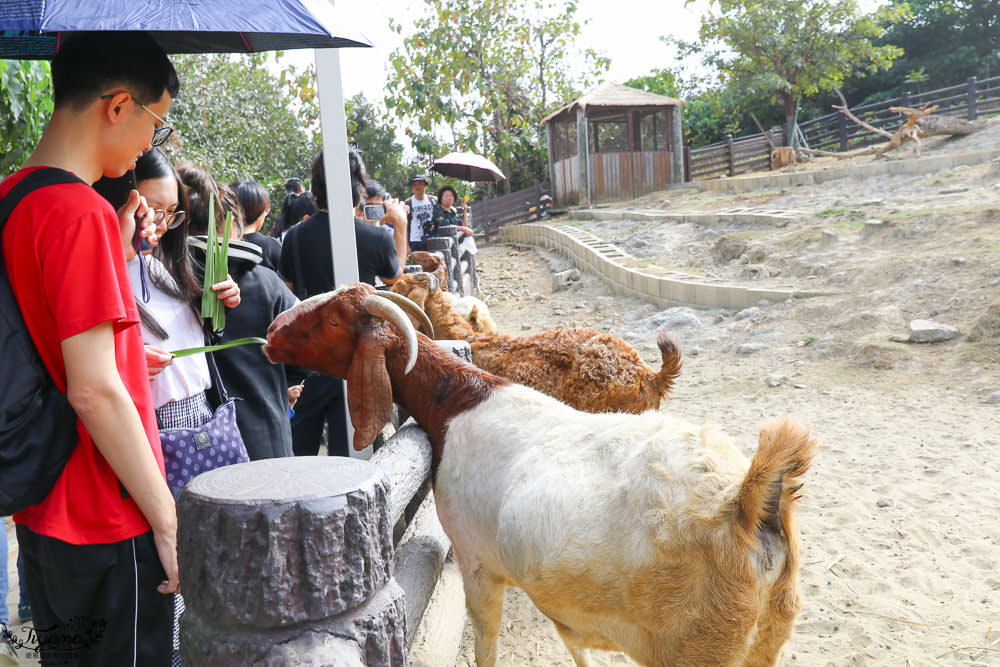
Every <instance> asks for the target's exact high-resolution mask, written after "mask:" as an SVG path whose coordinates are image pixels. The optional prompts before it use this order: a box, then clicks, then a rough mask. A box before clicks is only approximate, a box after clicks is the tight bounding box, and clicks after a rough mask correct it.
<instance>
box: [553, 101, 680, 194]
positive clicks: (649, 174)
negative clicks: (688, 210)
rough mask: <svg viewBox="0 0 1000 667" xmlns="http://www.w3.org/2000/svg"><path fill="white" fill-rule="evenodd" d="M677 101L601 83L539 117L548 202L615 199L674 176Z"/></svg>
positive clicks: (677, 164) (676, 169)
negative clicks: (544, 142)
mask: <svg viewBox="0 0 1000 667" xmlns="http://www.w3.org/2000/svg"><path fill="white" fill-rule="evenodd" d="M680 105H681V102H680V100H676V99H674V98H672V97H665V96H663V95H655V94H653V93H647V92H645V91H642V90H637V89H635V88H629V87H628V86H622V85H620V84H617V83H602V84H601V85H599V86H597V87H596V88H592V89H591V90H590V91H588V92H587V93H586V94H584V95H583V97H581V98H580V99H578V100H576V101H574V102H571V103H569V104H567V105H566V106H564V107H563V108H562V109H559V110H558V111H555V112H553V113H551V114H549V115H548V116H546V117H545V118H544V119H542V122H541V124H542V126H543V127H545V128H546V140H547V142H548V149H549V174H550V176H551V179H552V194H553V198H554V199H555V203H556V205H559V206H568V205H575V204H584V205H590V204H596V203H599V202H607V201H621V200H624V199H631V198H633V197H639V196H641V195H644V194H646V193H649V192H653V191H654V190H659V189H661V188H663V187H664V186H665V185H667V184H668V183H679V182H682V181H683V180H684V156H683V134H682V129H681V113H680V111H681V109H680Z"/></svg>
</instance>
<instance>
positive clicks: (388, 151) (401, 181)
mask: <svg viewBox="0 0 1000 667" xmlns="http://www.w3.org/2000/svg"><path fill="white" fill-rule="evenodd" d="M345 106H346V111H347V136H348V138H349V139H350V140H351V141H353V142H355V143H357V145H358V148H360V149H361V154H362V157H363V158H364V161H365V168H366V169H367V170H368V173H369V174H370V175H371V176H373V177H374V178H375V179H377V180H378V181H379V182H380V183H381V184H382V185H383V186H384V187H385V189H386V190H388V191H389V193H390V194H391V195H393V196H394V197H404V198H405V197H408V196H409V191H410V188H409V186H408V183H409V181H410V177H411V176H413V175H414V174H417V173H421V172H422V171H424V170H425V168H423V167H421V165H420V163H419V162H417V161H412V162H410V163H405V162H404V156H403V146H402V145H400V144H399V143H398V142H397V141H396V130H395V128H394V127H393V126H392V125H391V124H390V123H389V120H388V118H386V117H385V116H384V115H383V114H380V113H379V112H378V110H377V109H376V108H375V105H374V104H372V103H371V102H370V101H368V100H367V99H366V98H365V96H364V95H363V94H361V93H358V94H357V95H355V96H354V97H352V98H351V99H349V100H347V102H346V104H345Z"/></svg>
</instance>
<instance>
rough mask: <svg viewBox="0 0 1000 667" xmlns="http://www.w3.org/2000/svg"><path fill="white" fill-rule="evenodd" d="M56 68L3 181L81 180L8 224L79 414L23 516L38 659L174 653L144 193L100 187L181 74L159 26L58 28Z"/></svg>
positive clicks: (119, 661) (151, 126)
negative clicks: (23, 155)
mask: <svg viewBox="0 0 1000 667" xmlns="http://www.w3.org/2000/svg"><path fill="white" fill-rule="evenodd" d="M52 81H53V88H54V106H55V109H54V111H53V113H52V117H51V119H50V121H49V124H48V127H47V128H46V130H45V133H44V134H43V135H42V138H41V140H40V141H39V143H38V146H37V147H36V149H35V151H34V153H33V154H32V156H31V157H30V158H29V159H28V161H27V162H26V163H25V164H24V166H23V167H22V168H21V170H19V171H18V172H16V173H15V174H13V175H11V176H10V177H8V178H7V179H5V180H4V181H3V183H0V196H3V195H5V194H6V193H7V192H9V191H10V189H11V188H12V187H14V185H15V184H16V183H18V182H19V181H20V180H21V179H22V178H24V176H26V175H27V174H28V173H30V172H31V171H33V170H35V169H37V168H39V167H56V168H60V169H63V170H66V171H68V172H71V173H72V174H74V175H76V176H77V177H79V178H80V179H81V181H82V182H79V183H71V184H63V185H53V186H49V187H46V188H44V189H40V190H37V191H35V192H32V193H31V194H29V195H27V196H26V197H25V198H24V199H23V200H22V201H21V203H20V204H19V205H18V206H17V208H16V209H14V211H13V213H11V215H10V217H9V219H8V221H7V224H6V226H5V227H4V231H3V253H4V259H5V261H6V266H7V271H8V276H9V278H10V282H11V287H12V289H13V291H14V295H15V297H16V298H17V301H18V304H19V305H20V307H21V311H22V313H23V315H24V319H25V323H26V324H27V327H28V331H29V332H30V334H31V337H32V339H33V341H34V343H35V346H36V347H37V348H38V351H39V354H40V356H41V358H42V361H43V362H44V363H45V366H46V368H47V369H48V371H49V373H50V374H51V375H52V377H53V379H54V380H55V383H56V386H57V387H58V388H59V389H60V391H65V392H67V395H68V397H69V401H70V404H71V405H72V406H73V408H74V409H75V410H76V413H77V416H78V417H79V420H78V422H77V425H76V427H77V433H78V435H79V440H78V443H77V446H76V449H75V450H74V452H73V454H72V456H71V457H70V459H69V461H68V462H67V464H66V467H65V468H64V469H63V472H62V475H61V476H60V477H59V479H58V481H57V482H56V484H55V486H54V487H53V489H52V491H51V492H49V494H48V496H46V497H45V499H44V500H43V501H42V502H41V503H39V504H38V505H35V506H33V507H29V508H28V509H26V510H24V511H23V512H20V513H18V514H17V515H15V517H14V521H15V522H16V523H17V537H18V542H19V545H20V550H21V554H22V555H23V556H24V565H25V570H26V572H25V574H26V579H27V583H28V594H29V597H30V599H31V607H32V612H33V614H34V625H35V629H36V631H37V635H38V641H39V645H40V648H41V654H42V664H43V665H44V664H57V663H58V664H73V665H167V664H169V662H170V655H171V630H172V622H171V621H172V609H173V600H172V597H173V596H172V595H170V594H171V593H174V592H176V591H177V589H178V585H177V548H176V544H177V537H176V532H177V516H176V512H175V509H174V501H173V497H172V496H171V494H170V491H169V490H168V488H167V485H166V482H165V479H164V474H163V458H162V452H161V449H160V442H159V435H158V431H157V424H156V417H155V414H154V412H153V406H152V400H151V396H150V386H149V379H148V376H147V366H146V359H145V352H144V349H143V344H142V336H141V332H140V330H139V327H138V326H136V325H137V324H138V322H139V317H138V312H137V310H136V306H135V300H134V298H133V296H132V287H131V285H130V284H129V277H128V271H127V269H126V267H125V255H124V252H123V249H122V240H123V238H125V239H130V238H131V236H132V232H133V229H134V224H135V223H134V222H133V214H134V213H135V212H136V210H137V209H138V210H139V212H140V213H143V214H144V212H145V205H144V203H142V202H141V201H140V198H139V196H138V193H136V192H133V193H132V197H131V199H130V202H129V205H128V206H126V207H125V209H123V214H122V216H121V219H119V216H118V214H117V213H116V212H115V211H114V210H113V209H112V207H111V206H110V204H108V203H107V202H106V201H105V200H104V199H102V198H101V197H100V196H99V195H98V194H97V193H96V192H95V191H94V190H93V189H92V188H91V187H90V184H92V183H93V182H95V181H97V180H98V179H99V178H101V177H102V176H110V177H119V176H122V175H123V174H124V173H125V172H126V171H127V170H128V169H131V168H132V167H133V166H134V164H135V160H136V159H137V158H138V157H139V155H140V154H141V153H142V152H143V151H145V150H149V149H150V148H151V145H152V144H153V143H154V133H155V135H156V142H158V143H159V142H162V140H164V139H165V138H166V137H165V135H167V134H169V130H168V129H164V128H165V125H164V117H165V116H166V115H167V111H168V110H169V108H170V103H171V101H172V99H173V97H174V96H175V95H176V94H177V90H178V87H179V86H178V83H177V75H176V73H175V72H174V69H173V67H172V66H171V64H170V61H169V60H168V59H167V57H166V56H165V55H164V53H163V51H162V50H161V49H160V47H159V46H157V45H156V43H155V42H154V41H153V40H152V39H151V38H150V37H149V36H148V35H145V34H142V33H101V34H99V35H98V34H83V33H81V34H76V35H69V36H63V37H62V39H61V43H60V48H59V51H58V53H57V55H56V57H55V59H54V60H53V62H52ZM140 206H141V208H140ZM149 231H150V230H148V229H144V231H143V235H146V234H147V233H148V232H149ZM150 240H152V238H151V239H150Z"/></svg>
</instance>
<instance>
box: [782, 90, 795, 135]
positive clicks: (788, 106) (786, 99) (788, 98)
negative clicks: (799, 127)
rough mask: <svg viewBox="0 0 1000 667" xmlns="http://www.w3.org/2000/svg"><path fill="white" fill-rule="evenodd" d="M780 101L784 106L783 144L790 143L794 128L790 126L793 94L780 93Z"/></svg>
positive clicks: (793, 105) (792, 112)
mask: <svg viewBox="0 0 1000 667" xmlns="http://www.w3.org/2000/svg"><path fill="white" fill-rule="evenodd" d="M781 101H782V103H783V104H784V107H785V145H786V146H791V145H792V132H794V131H795V128H794V127H792V119H793V118H795V95H793V94H792V93H782V94H781Z"/></svg>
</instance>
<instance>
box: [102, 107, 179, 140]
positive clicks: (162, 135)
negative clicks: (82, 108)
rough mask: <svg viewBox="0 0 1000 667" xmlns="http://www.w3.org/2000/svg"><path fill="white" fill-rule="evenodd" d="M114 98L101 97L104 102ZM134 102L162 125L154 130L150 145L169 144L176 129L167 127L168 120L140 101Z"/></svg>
mask: <svg viewBox="0 0 1000 667" xmlns="http://www.w3.org/2000/svg"><path fill="white" fill-rule="evenodd" d="M112 97H114V95H101V99H102V100H110V99H111V98H112ZM132 101H133V102H135V103H136V104H138V105H139V106H141V107H142V108H143V109H145V110H146V111H148V112H149V115H150V116H152V117H153V118H155V119H156V120H158V121H160V123H162V124H161V125H160V126H159V127H157V128H155V129H154V130H153V139H152V141H150V142H149V143H150V144H151V145H152V146H162V145H163V144H165V143H166V142H167V139H169V138H170V135H171V134H173V132H174V128H172V127H170V126H169V125H167V121H166V120H164V119H163V118H162V117H161V116H160V115H159V114H157V113H156V112H155V111H153V110H152V109H150V108H149V107H147V106H146V105H145V104H143V103H142V102H140V101H139V100H137V99H135V98H134V97H133V98H132Z"/></svg>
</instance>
